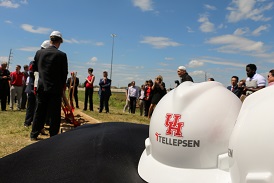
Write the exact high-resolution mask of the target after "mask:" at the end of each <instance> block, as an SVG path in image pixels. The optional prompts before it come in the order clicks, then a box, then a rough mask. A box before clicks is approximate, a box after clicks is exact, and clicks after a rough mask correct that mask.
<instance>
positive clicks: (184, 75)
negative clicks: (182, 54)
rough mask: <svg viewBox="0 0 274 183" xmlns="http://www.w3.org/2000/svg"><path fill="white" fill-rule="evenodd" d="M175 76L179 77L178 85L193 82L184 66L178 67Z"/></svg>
mask: <svg viewBox="0 0 274 183" xmlns="http://www.w3.org/2000/svg"><path fill="white" fill-rule="evenodd" d="M177 74H178V76H179V77H180V83H183V82H185V81H191V82H193V79H192V77H191V76H190V75H188V73H187V71H186V67H185V66H179V67H178V69H177Z"/></svg>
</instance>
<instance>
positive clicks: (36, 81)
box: [0, 31, 274, 140]
mask: <svg viewBox="0 0 274 183" xmlns="http://www.w3.org/2000/svg"><path fill="white" fill-rule="evenodd" d="M62 43H63V38H62V34H61V33H60V32H59V31H53V32H52V33H51V34H50V40H46V41H44V42H43V43H42V45H41V49H40V50H38V51H37V52H36V54H35V57H34V61H31V62H30V64H29V65H24V71H23V72H21V66H20V65H16V67H15V71H14V72H10V71H9V70H8V69H7V62H4V61H3V62H2V63H1V67H0V100H1V110H2V111H6V110H7V109H6V106H7V102H8V104H9V107H10V110H15V102H16V110H21V109H26V117H25V122H24V126H25V127H29V126H32V129H31V133H30V138H31V140H37V137H38V135H39V134H40V133H42V134H44V132H43V128H44V125H45V124H48V125H49V126H50V127H49V135H50V136H54V135H56V134H58V132H59V128H60V123H61V113H60V109H61V102H62V97H64V93H65V90H66V88H68V91H69V100H70V101H71V106H72V107H74V106H73V101H72V100H73V98H74V100H75V104H76V108H79V101H78V86H79V78H78V77H77V73H74V72H71V77H69V78H67V75H68V60H67V55H66V53H64V52H62V51H60V50H59V47H60V45H61V44H62ZM256 71H257V67H256V65H255V64H248V65H247V66H246V74H247V78H246V79H242V80H240V81H239V77H238V76H232V77H231V85H230V86H228V87H227V89H228V90H230V91H231V92H233V93H234V94H235V95H236V96H237V97H238V98H239V99H241V101H244V100H245V98H246V97H248V96H249V95H251V94H252V93H254V92H256V91H258V90H260V89H262V88H264V87H266V85H267V82H266V79H265V78H264V77H263V76H262V75H260V74H258V73H257V72H256ZM177 74H178V77H179V79H178V80H175V88H176V87H178V86H179V85H180V84H181V83H183V82H185V81H190V82H194V81H193V79H192V77H191V76H190V75H189V74H188V72H187V70H186V67H184V66H179V67H178V68H177ZM267 80H268V85H269V86H270V85H274V70H270V71H269V73H268V76H267ZM208 81H215V79H214V78H209V79H208ZM94 82H95V76H94V75H93V68H88V76H87V77H86V79H85V82H84V87H85V98H84V108H83V110H84V111H86V110H87V109H89V110H90V111H94V108H93V93H94ZM166 93H167V90H166V87H165V83H164V81H163V77H162V76H161V75H158V76H157V77H156V78H155V79H154V81H152V80H151V79H149V80H147V81H145V83H144V84H142V85H141V87H138V86H136V83H135V81H131V82H130V83H129V84H128V87H127V88H126V91H125V98H126V101H125V106H124V109H123V111H124V112H129V113H132V114H135V113H136V107H139V110H140V116H145V117H147V118H151V116H152V113H153V110H154V109H155V107H156V105H157V104H158V102H159V101H160V100H161V98H162V97H163V96H164V95H165V94H166ZM98 94H99V98H100V105H99V108H98V112H99V113H102V112H103V110H105V112H106V113H109V99H110V96H111V79H109V78H108V72H107V71H103V73H102V78H100V80H99V91H98Z"/></svg>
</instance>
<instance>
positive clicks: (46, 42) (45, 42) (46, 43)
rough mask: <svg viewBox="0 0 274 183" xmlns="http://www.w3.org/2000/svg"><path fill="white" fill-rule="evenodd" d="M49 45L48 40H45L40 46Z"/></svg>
mask: <svg viewBox="0 0 274 183" xmlns="http://www.w3.org/2000/svg"><path fill="white" fill-rule="evenodd" d="M49 45H50V41H49V40H45V41H44V42H43V43H42V44H41V47H42V48H48V47H49Z"/></svg>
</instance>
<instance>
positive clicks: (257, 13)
mask: <svg viewBox="0 0 274 183" xmlns="http://www.w3.org/2000/svg"><path fill="white" fill-rule="evenodd" d="M263 3H264V2H256V0H233V1H232V6H231V7H228V8H227V10H229V11H230V14H229V15H228V16H227V19H228V21H229V22H239V21H241V20H245V19H251V20H253V21H269V20H270V19H271V18H270V17H265V16H264V12H265V11H268V10H271V9H272V7H273V4H274V3H273V2H271V3H268V4H264V5H261V6H260V4H263Z"/></svg>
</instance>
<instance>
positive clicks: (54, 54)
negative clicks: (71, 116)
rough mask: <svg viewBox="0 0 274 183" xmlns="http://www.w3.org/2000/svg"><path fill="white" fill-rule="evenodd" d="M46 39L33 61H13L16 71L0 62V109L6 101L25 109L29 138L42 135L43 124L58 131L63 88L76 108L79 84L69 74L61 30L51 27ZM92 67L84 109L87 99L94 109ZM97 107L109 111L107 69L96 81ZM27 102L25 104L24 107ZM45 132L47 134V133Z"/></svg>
mask: <svg viewBox="0 0 274 183" xmlns="http://www.w3.org/2000/svg"><path fill="white" fill-rule="evenodd" d="M49 38H50V39H49V40H46V41H44V42H43V43H42V45H41V49H40V50H38V51H37V52H36V54H35V56H34V61H31V62H30V64H29V65H24V71H23V72H21V66H20V65H16V68H15V71H14V72H10V71H9V70H8V68H7V65H8V63H7V62H5V61H2V62H1V67H0V100H1V110H2V111H7V109H6V106H7V102H8V104H9V106H10V110H14V106H15V103H16V110H18V111H20V110H22V109H26V116H25V121H24V126H25V127H29V126H31V133H30V139H31V140H32V141H36V140H38V136H39V135H40V134H42V135H45V134H46V133H45V131H44V125H45V124H48V125H49V135H50V137H52V136H54V135H56V134H58V133H59V129H60V124H61V113H60V109H61V103H62V99H64V96H65V91H66V88H68V91H69V100H70V104H71V106H70V107H74V106H73V101H72V100H73V98H74V100H75V104H76V108H79V102H78V85H79V78H78V77H76V74H77V73H74V72H72V73H71V77H70V78H67V75H68V60H67V55H66V53H64V52H62V51H60V50H59V47H60V46H61V44H62V43H63V38H62V34H61V33H60V32H59V31H53V32H52V33H51V34H50V36H49ZM92 72H93V69H92V68H89V69H88V73H89V75H88V76H87V78H86V81H85V84H84V85H85V101H84V109H83V110H87V107H88V100H89V110H90V111H93V98H92V97H93V92H94V90H93V83H94V81H95V76H94V75H93V74H92ZM99 86H100V89H99V96H100V107H99V112H102V111H103V109H105V110H106V113H109V104H108V102H109V98H110V96H111V90H110V88H111V80H110V79H109V78H108V73H107V71H104V72H103V77H102V78H101V79H100V82H99ZM26 105H27V107H26ZM47 135H48V134H47Z"/></svg>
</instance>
